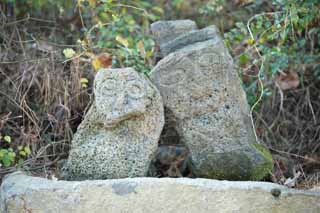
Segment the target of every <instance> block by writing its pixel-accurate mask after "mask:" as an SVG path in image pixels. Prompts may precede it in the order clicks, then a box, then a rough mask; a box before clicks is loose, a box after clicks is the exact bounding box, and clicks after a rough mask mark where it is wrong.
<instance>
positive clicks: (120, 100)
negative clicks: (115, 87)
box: [113, 92, 126, 114]
mask: <svg viewBox="0 0 320 213" xmlns="http://www.w3.org/2000/svg"><path fill="white" fill-rule="evenodd" d="M125 98H126V93H125V92H122V93H121V94H119V95H118V96H117V97H116V100H115V102H114V105H113V110H116V111H117V112H118V113H120V114H121V110H122V109H123V107H124V105H125Z"/></svg>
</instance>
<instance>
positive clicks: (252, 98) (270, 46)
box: [225, 0, 320, 105]
mask: <svg viewBox="0 0 320 213" xmlns="http://www.w3.org/2000/svg"><path fill="white" fill-rule="evenodd" d="M272 3H273V6H274V8H273V9H274V10H275V11H274V12H265V13H261V14H256V15H255V16H253V17H252V18H251V19H249V21H248V23H237V24H236V27H235V28H234V29H232V30H230V32H228V33H226V34H225V42H226V44H227V45H228V47H229V48H231V50H232V51H233V54H234V55H236V58H237V63H238V65H239V67H240V68H241V70H242V74H243V75H245V77H246V78H244V85H245V89H246V91H247V95H248V101H249V103H250V105H253V104H254V103H255V102H256V101H257V99H258V97H259V93H260V90H261V87H259V85H258V82H257V77H258V76H259V77H260V79H261V80H262V81H263V82H264V83H265V84H268V83H269V82H270V81H272V80H273V79H274V78H275V77H276V76H277V75H279V74H280V73H288V72H290V71H294V72H298V73H299V74H300V76H301V77H303V76H304V74H305V71H306V70H312V72H313V73H314V75H319V73H320V65H319V63H318V62H319V60H320V58H319V52H320V47H319V45H318V44H316V43H314V41H317V40H318V41H319V39H320V34H319V32H320V28H319V24H318V23H319V19H320V16H319V12H318V11H319V9H320V4H319V2H318V1H316V0H307V1H297V0H274V1H273V2H272ZM250 75H251V76H250ZM252 75H253V76H256V77H252ZM300 83H302V82H300ZM269 95H271V92H270V90H268V88H266V89H264V91H263V96H264V97H267V96H269Z"/></svg>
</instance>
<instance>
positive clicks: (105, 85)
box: [95, 68, 150, 127]
mask: <svg viewBox="0 0 320 213" xmlns="http://www.w3.org/2000/svg"><path fill="white" fill-rule="evenodd" d="M97 75H99V76H97V77H96V81H95V106H96V108H97V111H98V112H99V121H98V122H102V123H103V124H104V126H105V127H110V126H114V125H115V124H117V123H119V122H120V121H123V120H126V119H129V118H131V117H137V116H141V115H143V114H144V113H145V112H146V108H147V106H148V105H149V104H150V99H148V96H150V89H149V87H150V85H149V84H148V82H147V81H146V80H145V79H143V78H142V77H141V76H139V74H138V73H137V72H135V71H134V70H133V69H130V68H128V69H109V70H100V71H99V73H98V74H97Z"/></svg>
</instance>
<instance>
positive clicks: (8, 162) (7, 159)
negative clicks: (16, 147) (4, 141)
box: [2, 155, 12, 167]
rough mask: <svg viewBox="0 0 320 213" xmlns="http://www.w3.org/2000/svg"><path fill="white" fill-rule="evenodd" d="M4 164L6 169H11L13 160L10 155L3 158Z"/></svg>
mask: <svg viewBox="0 0 320 213" xmlns="http://www.w3.org/2000/svg"><path fill="white" fill-rule="evenodd" d="M2 162H3V165H4V166H5V167H9V166H10V165H11V162H12V160H11V158H10V157H9V156H8V155H6V156H4V157H3V158H2Z"/></svg>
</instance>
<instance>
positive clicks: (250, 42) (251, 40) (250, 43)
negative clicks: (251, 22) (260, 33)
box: [247, 38, 255, 45]
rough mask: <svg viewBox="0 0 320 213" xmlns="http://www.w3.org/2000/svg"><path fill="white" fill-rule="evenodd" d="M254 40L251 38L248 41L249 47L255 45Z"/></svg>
mask: <svg viewBox="0 0 320 213" xmlns="http://www.w3.org/2000/svg"><path fill="white" fill-rule="evenodd" d="M254 42H255V41H254V39H252V38H249V39H248V40H247V44H249V45H253V44H254Z"/></svg>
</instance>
